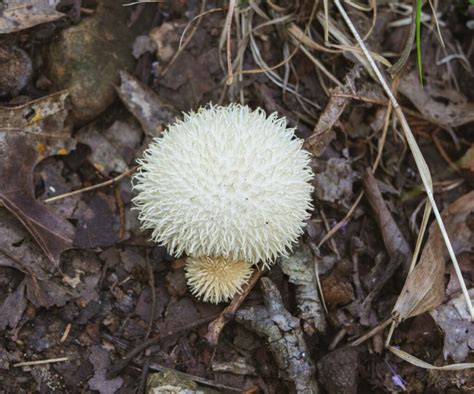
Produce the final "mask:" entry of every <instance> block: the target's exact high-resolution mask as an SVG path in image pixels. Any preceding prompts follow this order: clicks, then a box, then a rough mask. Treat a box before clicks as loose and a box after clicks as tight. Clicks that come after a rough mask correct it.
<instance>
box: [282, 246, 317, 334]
mask: <svg viewBox="0 0 474 394" xmlns="http://www.w3.org/2000/svg"><path fill="white" fill-rule="evenodd" d="M278 264H279V265H280V267H281V269H282V271H283V272H284V273H285V274H286V275H288V280H289V281H290V282H291V283H293V284H295V286H296V287H295V298H296V302H297V308H298V317H299V318H301V320H302V321H303V330H304V331H305V332H306V334H308V335H313V334H316V333H320V334H323V333H324V332H325V331H326V319H325V316H324V309H323V306H322V303H321V299H320V297H319V291H318V286H317V283H318V282H317V278H316V271H315V268H314V262H313V255H312V253H311V249H310V248H309V246H307V245H306V244H304V243H303V242H300V243H299V244H298V247H295V250H294V253H292V254H291V255H290V256H288V257H281V258H280V259H279V261H278Z"/></svg>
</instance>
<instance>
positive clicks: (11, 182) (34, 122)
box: [0, 92, 74, 261]
mask: <svg viewBox="0 0 474 394" xmlns="http://www.w3.org/2000/svg"><path fill="white" fill-rule="evenodd" d="M67 96H68V93H67V92H59V93H56V94H53V95H50V96H47V97H44V98H41V99H39V100H35V101H32V102H30V103H27V104H25V105H21V106H18V107H12V108H5V107H0V124H1V128H0V168H1V169H2V172H1V173H0V183H1V185H2V188H1V189H0V202H1V203H2V204H3V205H4V206H5V207H6V208H7V209H8V210H9V211H10V212H12V213H13V214H14V215H15V216H16V217H17V218H18V219H19V220H20V221H21V222H22V223H23V225H24V226H25V227H26V228H27V229H28V231H29V232H30V233H31V235H32V236H33V237H34V238H35V240H36V242H38V244H39V245H40V247H41V248H42V249H43V251H44V253H45V254H46V255H47V256H48V258H49V259H50V260H51V261H58V259H59V255H60V254H61V252H62V251H63V250H65V249H67V248H69V247H70V246H71V244H72V241H71V239H72V235H73V227H72V225H71V224H70V223H69V222H67V221H66V220H64V219H62V218H59V217H57V216H55V215H54V214H53V213H52V212H51V211H50V210H49V209H48V208H46V206H45V205H43V204H42V203H41V202H39V201H37V200H36V199H35V196H34V191H33V187H34V184H33V169H34V168H35V166H36V165H37V164H38V162H39V161H41V160H42V159H44V158H45V157H47V156H51V155H64V154H67V153H68V152H69V151H70V150H71V149H72V148H73V146H74V142H73V140H72V139H71V138H70V129H69V128H68V127H66V125H65V120H66V117H67V114H68V108H67V106H66V99H67Z"/></svg>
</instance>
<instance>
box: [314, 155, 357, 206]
mask: <svg viewBox="0 0 474 394" xmlns="http://www.w3.org/2000/svg"><path fill="white" fill-rule="evenodd" d="M356 178H357V174H356V173H355V171H354V170H353V169H352V168H351V163H350V161H349V160H347V159H343V158H339V157H332V158H330V159H329V160H328V161H327V163H326V169H325V170H324V171H323V172H320V173H317V174H315V176H314V185H315V190H314V193H315V195H316V197H317V198H318V199H319V200H321V201H327V202H332V203H334V202H339V203H341V204H343V205H346V206H349V201H350V200H351V199H352V196H353V192H352V183H353V182H354V180H355V179H356Z"/></svg>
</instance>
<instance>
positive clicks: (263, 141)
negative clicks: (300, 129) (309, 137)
mask: <svg viewBox="0 0 474 394" xmlns="http://www.w3.org/2000/svg"><path fill="white" fill-rule="evenodd" d="M302 144H303V141H302V140H300V139H297V138H295V136H294V129H292V128H287V126H286V120H285V119H284V118H278V116H277V114H276V113H273V114H272V115H270V116H268V117H267V116H266V114H265V112H264V111H263V110H261V109H257V110H255V111H252V110H251V109H250V108H249V107H247V106H242V105H237V104H233V105H230V106H227V107H221V106H210V107H207V108H202V109H200V110H199V111H198V112H197V113H190V114H186V115H185V116H184V119H183V120H182V121H178V122H176V123H174V124H173V125H171V126H169V128H168V130H167V131H165V132H164V133H163V135H162V137H160V138H156V139H154V140H153V142H152V143H151V144H150V146H149V148H148V149H147V150H146V152H145V155H144V158H143V159H142V160H140V161H139V163H140V164H141V168H140V170H139V172H137V174H136V175H135V176H134V188H135V190H136V191H137V192H138V194H137V196H136V197H135V198H134V202H135V203H136V205H137V207H138V209H139V219H140V221H141V223H142V226H143V227H144V228H146V229H151V230H152V237H153V239H154V240H155V241H157V242H158V243H160V244H162V245H164V246H166V247H167V248H168V250H169V252H170V253H171V254H174V255H176V256H179V255H181V254H183V253H186V254H187V255H189V256H195V257H201V256H223V257H226V258H228V259H230V260H244V261H247V262H249V263H252V264H256V263H258V262H262V263H264V264H269V263H271V262H272V261H273V260H274V259H275V258H276V257H277V256H278V255H279V254H286V252H287V251H288V249H289V248H290V247H291V246H292V244H293V243H294V242H295V241H296V240H297V238H298V236H299V235H300V234H301V233H302V231H303V227H304V224H305V221H306V220H307V219H308V217H309V216H310V214H309V211H310V210H311V209H312V206H311V192H312V190H313V187H312V186H311V184H310V181H311V179H312V177H313V174H312V172H311V169H310V167H309V161H310V155H309V153H307V152H306V151H304V150H302Z"/></svg>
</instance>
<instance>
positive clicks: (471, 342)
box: [430, 289, 474, 363]
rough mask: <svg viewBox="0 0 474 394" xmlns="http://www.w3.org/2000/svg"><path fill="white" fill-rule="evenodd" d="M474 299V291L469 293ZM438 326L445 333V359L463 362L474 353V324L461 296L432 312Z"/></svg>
mask: <svg viewBox="0 0 474 394" xmlns="http://www.w3.org/2000/svg"><path fill="white" fill-rule="evenodd" d="M469 295H470V296H471V299H473V298H474V289H471V290H470V291H469ZM430 314H431V316H432V317H433V319H434V320H435V321H436V323H437V324H438V326H440V327H441V329H442V330H443V331H444V347H443V354H444V358H445V359H447V358H448V357H451V358H452V359H453V360H454V361H455V362H457V363H460V362H463V361H464V360H465V359H466V357H467V356H468V354H469V352H472V351H474V324H473V323H472V321H471V317H470V315H469V311H468V310H467V308H466V302H465V301H464V297H463V295H462V294H461V295H460V296H458V297H456V298H454V299H452V300H451V301H449V302H448V303H446V304H444V305H440V306H439V307H438V308H436V309H435V310H433V311H431V312H430Z"/></svg>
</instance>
